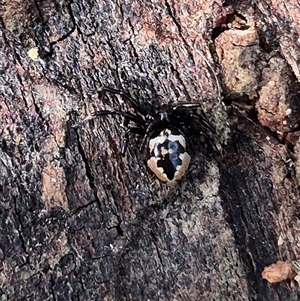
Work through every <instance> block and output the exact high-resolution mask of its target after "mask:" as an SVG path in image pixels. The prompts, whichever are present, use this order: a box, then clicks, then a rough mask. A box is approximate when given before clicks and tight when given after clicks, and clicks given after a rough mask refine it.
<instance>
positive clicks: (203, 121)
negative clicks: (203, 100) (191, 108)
mask: <svg viewBox="0 0 300 301" xmlns="http://www.w3.org/2000/svg"><path fill="white" fill-rule="evenodd" d="M189 116H190V117H191V118H195V119H197V120H199V121H200V122H201V123H202V124H203V125H204V126H205V127H207V128H208V129H209V130H210V131H211V132H212V133H214V134H215V133H216V129H215V128H214V127H213V125H212V124H211V123H210V122H209V121H208V120H207V119H206V118H205V117H203V116H201V115H198V114H195V113H190V114H189Z"/></svg>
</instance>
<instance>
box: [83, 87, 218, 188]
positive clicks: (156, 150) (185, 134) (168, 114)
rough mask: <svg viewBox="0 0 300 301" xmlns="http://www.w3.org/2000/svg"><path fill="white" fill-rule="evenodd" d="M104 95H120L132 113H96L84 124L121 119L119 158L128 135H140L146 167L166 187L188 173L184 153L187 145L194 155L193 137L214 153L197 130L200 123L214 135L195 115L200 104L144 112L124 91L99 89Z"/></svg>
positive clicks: (114, 110) (106, 111)
mask: <svg viewBox="0 0 300 301" xmlns="http://www.w3.org/2000/svg"><path fill="white" fill-rule="evenodd" d="M106 92H109V93H113V94H117V95H120V96H121V97H122V98H123V99H124V100H125V101H127V102H128V103H129V104H130V105H131V106H132V108H133V111H134V113H131V112H129V111H121V110H118V109H112V110H102V111H96V112H94V113H93V114H92V115H90V116H88V117H86V118H85V119H84V120H83V122H84V121H87V120H89V119H92V118H95V117H98V116H105V115H114V114H116V115H120V116H123V117H124V118H125V121H126V126H127V129H126V131H125V135H124V138H123V143H122V147H121V154H122V155H124V154H125V152H126V150H127V147H128V143H129V134H130V133H134V134H138V135H142V136H143V138H142V141H141V145H140V152H144V150H145V146H146V144H147V142H148V141H149V154H150V158H149V159H148V161H147V164H148V166H149V168H150V169H151V170H152V171H153V172H154V173H155V175H156V176H157V177H158V178H159V179H160V180H161V181H163V182H165V183H166V184H167V185H168V186H170V187H174V186H175V185H176V184H177V183H178V182H179V181H180V179H181V178H182V176H183V175H184V174H185V172H186V170H187V169H188V166H189V163H190V160H191V157H190V155H189V154H188V153H187V152H186V148H187V144H188V145H189V147H190V148H191V149H192V152H193V153H194V152H195V149H194V145H193V142H192V139H191V136H192V135H195V134H197V135H202V136H204V137H205V138H206V139H207V141H208V142H209V144H210V146H211V148H212V149H213V150H214V151H216V152H217V148H216V146H215V144H214V142H213V141H212V140H211V138H210V137H209V135H208V134H207V133H206V132H203V131H201V130H199V123H201V124H202V125H203V126H204V127H205V128H207V129H208V130H209V131H211V132H212V133H215V129H214V127H213V126H212V125H211V124H210V122H209V121H208V120H207V119H206V118H205V117H204V116H202V115H199V114H198V113H197V109H199V107H200V104H195V103H180V104H175V105H173V104H165V105H160V106H159V107H151V108H149V109H146V108H145V107H143V106H141V105H140V103H139V102H138V101H137V100H135V99H133V98H132V97H130V96H129V95H127V94H126V93H125V92H123V91H120V90H116V89H111V88H106V87H105V88H102V89H101V93H106ZM130 122H134V124H135V125H134V126H131V125H130ZM197 124H198V126H197ZM186 139H187V143H186Z"/></svg>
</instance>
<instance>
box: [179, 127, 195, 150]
mask: <svg viewBox="0 0 300 301" xmlns="http://www.w3.org/2000/svg"><path fill="white" fill-rule="evenodd" d="M181 129H182V130H181V131H180V134H183V136H184V137H186V138H187V140H188V144H189V146H190V147H191V150H192V153H193V154H195V152H196V151H195V145H194V143H193V141H192V137H191V135H190V133H189V130H188V128H187V127H186V126H185V125H184V124H182V125H181Z"/></svg>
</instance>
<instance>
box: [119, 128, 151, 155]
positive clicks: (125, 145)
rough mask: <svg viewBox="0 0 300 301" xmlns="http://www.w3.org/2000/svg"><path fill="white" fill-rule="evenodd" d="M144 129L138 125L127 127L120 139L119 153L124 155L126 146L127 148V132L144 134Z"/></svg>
mask: <svg viewBox="0 0 300 301" xmlns="http://www.w3.org/2000/svg"><path fill="white" fill-rule="evenodd" d="M144 132H145V131H144V130H143V129H142V128H138V127H129V128H128V129H127V130H126V131H125V134H124V137H123V141H122V145H121V155H122V156H124V155H125V153H126V151H127V148H128V144H129V134H130V133H133V134H137V135H143V134H144Z"/></svg>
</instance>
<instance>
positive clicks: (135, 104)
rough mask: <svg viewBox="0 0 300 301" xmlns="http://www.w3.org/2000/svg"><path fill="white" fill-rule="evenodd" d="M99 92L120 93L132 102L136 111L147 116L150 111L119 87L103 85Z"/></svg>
mask: <svg viewBox="0 0 300 301" xmlns="http://www.w3.org/2000/svg"><path fill="white" fill-rule="evenodd" d="M99 92H100V93H103V92H104V93H105V92H109V93H112V94H116V95H120V96H121V97H122V98H124V99H125V100H127V101H129V102H130V104H131V105H132V106H133V107H134V109H135V110H136V111H138V112H139V113H140V114H142V115H143V116H146V115H147V114H148V112H147V111H146V110H145V109H144V108H142V107H141V106H140V104H139V103H138V101H137V100H135V99H134V98H132V97H131V96H130V95H128V94H127V93H125V92H124V91H122V90H117V89H113V88H108V87H102V88H101V90H100V91H99Z"/></svg>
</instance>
